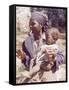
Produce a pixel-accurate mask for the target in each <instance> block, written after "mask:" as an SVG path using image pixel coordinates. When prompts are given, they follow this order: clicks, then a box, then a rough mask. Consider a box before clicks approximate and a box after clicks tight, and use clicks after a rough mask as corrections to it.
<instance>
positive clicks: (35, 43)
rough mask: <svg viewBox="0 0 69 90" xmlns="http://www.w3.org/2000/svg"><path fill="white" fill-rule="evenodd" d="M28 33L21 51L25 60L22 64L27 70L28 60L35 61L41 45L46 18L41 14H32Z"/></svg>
mask: <svg viewBox="0 0 69 90" xmlns="http://www.w3.org/2000/svg"><path fill="white" fill-rule="evenodd" d="M29 26H30V30H31V31H30V33H29V35H28V37H27V38H26V40H25V41H24V42H23V44H22V50H23V51H24V52H25V54H26V55H25V59H24V60H22V62H23V63H24V64H25V66H26V67H27V68H29V67H30V60H31V59H35V58H36V56H37V53H38V51H39V50H40V46H41V45H42V43H43V42H42V33H43V31H46V30H47V27H48V17H47V15H45V14H43V13H42V12H33V13H32V14H31V19H30V22H29Z"/></svg>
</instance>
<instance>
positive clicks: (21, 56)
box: [16, 49, 26, 60]
mask: <svg viewBox="0 0 69 90" xmlns="http://www.w3.org/2000/svg"><path fill="white" fill-rule="evenodd" d="M16 56H17V57H18V58H19V59H21V60H24V58H25V57H26V54H25V52H24V51H22V50H20V49H19V50H17V51H16Z"/></svg>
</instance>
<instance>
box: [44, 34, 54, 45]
mask: <svg viewBox="0 0 69 90" xmlns="http://www.w3.org/2000/svg"><path fill="white" fill-rule="evenodd" d="M45 36H46V43H47V44H49V45H50V44H53V43H55V40H54V39H53V37H52V35H51V34H49V33H46V34H45Z"/></svg>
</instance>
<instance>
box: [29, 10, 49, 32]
mask: <svg viewBox="0 0 69 90" xmlns="http://www.w3.org/2000/svg"><path fill="white" fill-rule="evenodd" d="M31 19H32V20H36V21H37V22H38V23H39V24H41V25H42V27H43V28H44V31H46V30H47V28H48V16H47V15H46V14H44V13H43V12H38V11H35V12H32V14H31Z"/></svg>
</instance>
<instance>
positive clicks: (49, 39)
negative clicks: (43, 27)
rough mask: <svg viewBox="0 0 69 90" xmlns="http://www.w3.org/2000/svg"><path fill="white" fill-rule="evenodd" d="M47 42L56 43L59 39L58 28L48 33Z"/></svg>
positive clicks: (49, 30) (51, 29)
mask: <svg viewBox="0 0 69 90" xmlns="http://www.w3.org/2000/svg"><path fill="white" fill-rule="evenodd" d="M45 35H46V42H51V43H50V44H52V43H55V42H56V41H57V40H58V38H59V30H58V29H57V28H54V27H53V28H50V29H48V30H47V31H46V34H45Z"/></svg>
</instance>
